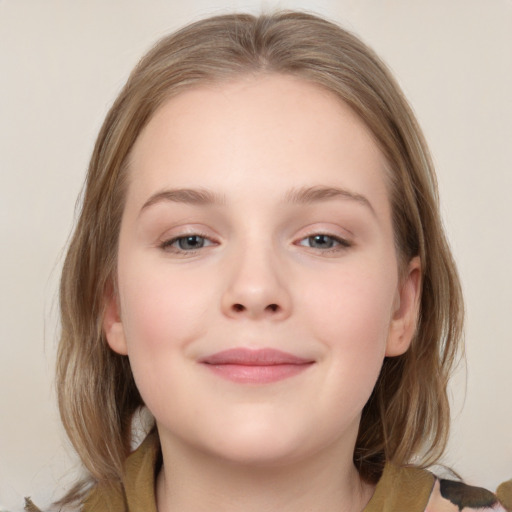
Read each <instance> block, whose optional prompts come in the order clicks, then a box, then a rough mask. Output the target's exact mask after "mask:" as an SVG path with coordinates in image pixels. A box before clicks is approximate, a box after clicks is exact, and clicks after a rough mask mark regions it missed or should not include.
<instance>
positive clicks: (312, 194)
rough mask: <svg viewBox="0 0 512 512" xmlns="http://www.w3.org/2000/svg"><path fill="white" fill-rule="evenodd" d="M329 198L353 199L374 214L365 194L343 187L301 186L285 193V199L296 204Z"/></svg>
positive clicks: (327, 199)
mask: <svg viewBox="0 0 512 512" xmlns="http://www.w3.org/2000/svg"><path fill="white" fill-rule="evenodd" d="M331 199H348V200H350V201H355V202H357V203H359V204H361V205H363V206H365V207H367V208H368V209H369V210H370V211H371V213H372V214H373V215H374V216H375V215H376V213H375V210H374V208H373V206H372V204H371V203H370V201H369V200H368V199H367V198H366V197H365V196H363V195H362V194H358V193H356V192H351V191H350V190H346V189H344V188H338V187H322V186H317V187H302V188H298V189H292V190H290V191H289V192H288V193H287V194H286V201H288V202H290V203H296V204H309V203H316V202H321V201H329V200H331Z"/></svg>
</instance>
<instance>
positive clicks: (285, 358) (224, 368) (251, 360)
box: [199, 348, 315, 384]
mask: <svg viewBox="0 0 512 512" xmlns="http://www.w3.org/2000/svg"><path fill="white" fill-rule="evenodd" d="M199 362H200V363H201V364H203V365H204V366H205V367H206V368H208V369H209V370H210V371H211V372H213V373H214V374H216V375H218V376H219V377H222V378H224V379H227V380H230V381H232V382H238V383H246V384H268V383H271V382H277V381H280V380H283V379H287V378H290V377H293V376H295V375H297V374H299V373H302V372H303V371H305V370H307V369H308V368H309V367H310V366H312V365H313V363H314V362H315V361H314V360H312V359H305V358H302V357H299V356H296V355H294V354H290V353H288V352H282V351H281V350H275V349H270V348H265V349H258V350H251V349H247V348H234V349H229V350H223V351H221V352H217V353H215V354H211V355H209V356H206V357H204V358H202V359H200V360H199Z"/></svg>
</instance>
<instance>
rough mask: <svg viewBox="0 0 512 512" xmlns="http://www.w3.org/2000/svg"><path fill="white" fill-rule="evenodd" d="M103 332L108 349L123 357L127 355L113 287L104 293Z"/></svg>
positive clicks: (117, 302)
mask: <svg viewBox="0 0 512 512" xmlns="http://www.w3.org/2000/svg"><path fill="white" fill-rule="evenodd" d="M103 332H104V333H105V337H106V338H107V343H108V344H109V346H110V348H111V349H112V350H113V351H114V352H117V353H118V354H121V355H123V356H125V355H127V354H128V349H127V346H126V339H125V336H124V329H123V323H122V322H121V315H120V308H119V300H118V296H117V293H116V292H115V291H114V287H113V286H109V287H108V290H107V291H106V293H105V310H104V312H103Z"/></svg>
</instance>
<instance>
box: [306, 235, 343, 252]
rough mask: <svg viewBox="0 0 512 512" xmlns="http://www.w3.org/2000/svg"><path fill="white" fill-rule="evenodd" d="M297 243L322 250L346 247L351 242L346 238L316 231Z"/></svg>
mask: <svg viewBox="0 0 512 512" xmlns="http://www.w3.org/2000/svg"><path fill="white" fill-rule="evenodd" d="M299 245H302V246H304V247H311V248H312V249H323V250H329V249H331V250H336V249H337V248H340V249H342V248H347V247H350V246H351V244H350V242H348V241H347V240H345V239H343V238H340V237H336V236H332V235H326V234H323V233H318V234H315V235H311V236H308V237H306V238H303V239H302V240H300V241H299Z"/></svg>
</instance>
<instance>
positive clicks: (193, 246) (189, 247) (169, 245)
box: [160, 234, 213, 253]
mask: <svg viewBox="0 0 512 512" xmlns="http://www.w3.org/2000/svg"><path fill="white" fill-rule="evenodd" d="M210 245H213V242H212V241H211V240H210V239H208V238H207V237H205V236H202V235H194V234H191V235H183V236H177V237H175V238H171V239H170V240H165V241H164V242H162V243H161V244H160V247H161V248H162V249H165V250H166V251H171V252H172V251H174V252H178V253H179V252H194V251H197V250H198V249H202V248H203V247H208V246H210Z"/></svg>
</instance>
